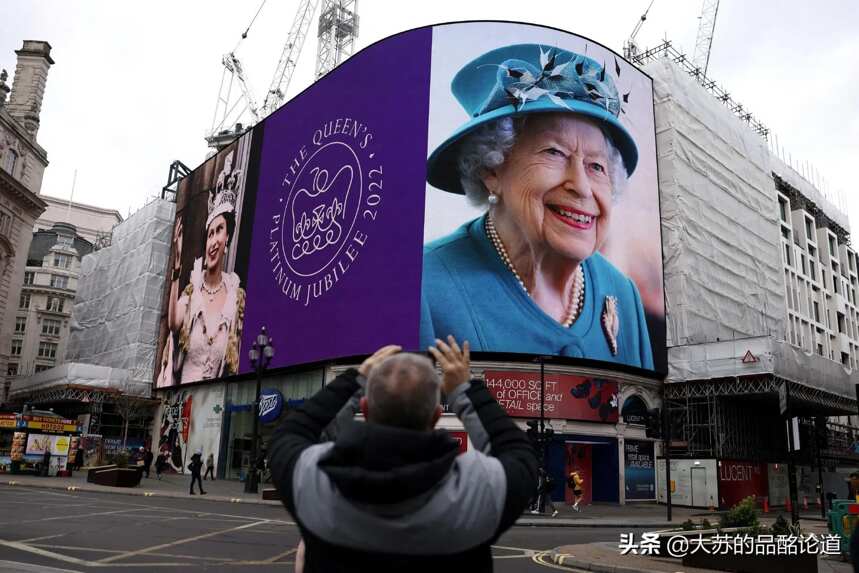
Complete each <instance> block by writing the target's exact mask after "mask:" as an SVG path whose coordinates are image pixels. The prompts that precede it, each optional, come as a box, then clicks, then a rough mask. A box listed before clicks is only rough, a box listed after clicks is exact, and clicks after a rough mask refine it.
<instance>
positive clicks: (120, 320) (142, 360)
mask: <svg viewBox="0 0 859 573" xmlns="http://www.w3.org/2000/svg"><path fill="white" fill-rule="evenodd" d="M175 209H176V206H175V205H174V204H173V203H171V202H170V201H165V200H161V199H156V200H155V201H153V202H151V203H149V204H148V205H146V206H145V207H143V208H142V209H140V210H139V211H138V212H137V213H135V214H134V215H132V216H131V217H129V218H128V219H127V220H125V221H123V222H122V223H121V224H120V225H118V226H117V227H116V228H115V229H114V230H113V240H112V243H111V245H110V246H109V247H107V248H105V249H101V250H99V251H96V252H94V253H92V254H90V255H87V256H86V257H84V258H83V260H82V261H81V277H80V281H79V283H78V293H77V300H76V301H75V307H74V311H73V314H72V332H71V335H70V338H69V344H68V350H67V352H66V360H68V361H73V362H84V363H88V364H95V365H100V366H108V367H111V368H120V369H124V370H128V371H129V372H130V378H131V380H133V381H134V382H135V383H139V384H144V385H146V387H147V392H146V395H148V388H149V386H150V385H151V381H152V376H153V367H154V364H155V352H156V341H157V337H158V336H157V334H158V325H159V318H160V313H161V297H162V294H163V291H164V276H165V275H164V273H165V269H166V267H167V260H168V257H169V255H170V238H171V231H172V228H173V220H174V216H175Z"/></svg>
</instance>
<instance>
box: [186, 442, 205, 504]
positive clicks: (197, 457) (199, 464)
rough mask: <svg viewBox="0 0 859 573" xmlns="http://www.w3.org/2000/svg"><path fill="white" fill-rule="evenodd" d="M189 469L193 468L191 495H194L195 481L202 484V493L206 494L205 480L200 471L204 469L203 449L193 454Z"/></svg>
mask: <svg viewBox="0 0 859 573" xmlns="http://www.w3.org/2000/svg"><path fill="white" fill-rule="evenodd" d="M188 469H189V470H191V495H194V483H197V485H199V486H200V495H206V492H205V491H203V480H202V479H200V471H201V470H202V469H203V451H202V450H197V451H196V452H194V455H193V456H191V463H190V464H188Z"/></svg>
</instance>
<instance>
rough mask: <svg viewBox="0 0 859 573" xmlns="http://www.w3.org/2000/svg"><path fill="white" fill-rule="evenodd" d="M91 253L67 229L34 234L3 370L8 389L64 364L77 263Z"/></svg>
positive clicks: (57, 227) (87, 245) (59, 227)
mask: <svg viewBox="0 0 859 573" xmlns="http://www.w3.org/2000/svg"><path fill="white" fill-rule="evenodd" d="M92 250H93V245H92V243H90V242H89V241H87V240H86V239H84V238H83V237H81V236H80V235H78V234H77V232H76V229H75V227H74V225H71V224H69V223H56V224H54V226H53V227H52V228H51V229H50V230H43V231H36V232H35V233H33V241H32V243H31V244H30V253H29V256H28V259H27V266H26V268H25V270H24V282H23V285H22V286H21V296H20V300H19V302H18V310H17V312H16V313H15V326H14V329H13V332H12V342H11V346H10V348H11V350H10V353H9V362H8V363H7V367H6V376H7V379H9V382H10V385H11V384H12V380H11V378H14V377H16V376H29V375H31V374H35V373H37V372H42V371H44V370H47V369H49V368H52V367H53V366H55V365H57V364H60V363H62V362H63V361H64V359H65V355H66V343H67V340H68V336H69V329H70V322H71V314H72V307H73V306H74V300H75V293H76V292H77V288H78V279H79V277H80V269H81V259H82V258H83V257H84V256H85V255H88V254H89V253H91V252H92Z"/></svg>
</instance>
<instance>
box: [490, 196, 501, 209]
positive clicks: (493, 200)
mask: <svg viewBox="0 0 859 573" xmlns="http://www.w3.org/2000/svg"><path fill="white" fill-rule="evenodd" d="M500 202H501V197H499V196H498V195H496V194H495V193H490V194H489V204H490V205H492V206H495V205H498V204H499V203H500Z"/></svg>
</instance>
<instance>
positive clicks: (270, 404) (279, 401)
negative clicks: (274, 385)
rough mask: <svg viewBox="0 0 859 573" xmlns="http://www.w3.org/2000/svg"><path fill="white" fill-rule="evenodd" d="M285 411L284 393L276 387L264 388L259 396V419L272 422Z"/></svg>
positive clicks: (267, 422)
mask: <svg viewBox="0 0 859 573" xmlns="http://www.w3.org/2000/svg"><path fill="white" fill-rule="evenodd" d="M282 411H283V394H281V393H280V392H278V391H277V390H274V389H267V390H263V391H262V393H260V396H259V421H260V422H262V423H263V424H271V423H272V422H275V421H277V419H278V418H279V417H280V413H281V412H282Z"/></svg>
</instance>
